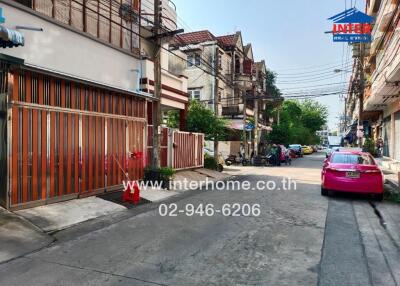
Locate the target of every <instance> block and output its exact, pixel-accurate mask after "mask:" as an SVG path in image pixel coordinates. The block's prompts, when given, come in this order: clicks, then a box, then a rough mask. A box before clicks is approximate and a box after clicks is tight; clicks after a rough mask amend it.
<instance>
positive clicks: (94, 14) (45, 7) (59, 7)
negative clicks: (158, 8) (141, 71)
mask: <svg viewBox="0 0 400 286" xmlns="http://www.w3.org/2000/svg"><path fill="white" fill-rule="evenodd" d="M15 1H16V2H18V3H20V4H22V5H24V6H26V7H28V8H31V9H33V10H35V11H37V12H39V13H41V14H43V15H46V16H48V17H51V18H53V19H55V20H57V21H59V22H61V23H63V24H66V25H69V26H71V27H73V28H74V29H77V30H79V31H82V32H85V33H87V34H89V35H91V36H93V37H96V38H98V39H100V40H102V41H104V42H107V43H109V44H112V45H113V46H116V47H119V48H122V49H124V50H127V51H130V52H134V53H138V50H139V43H140V40H139V21H138V19H139V16H138V15H139V5H140V3H139V0H132V1H129V0H122V1H121V3H120V4H119V3H117V2H113V1H107V0H98V1H86V0H15Z"/></svg>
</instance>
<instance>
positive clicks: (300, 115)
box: [267, 100, 328, 145]
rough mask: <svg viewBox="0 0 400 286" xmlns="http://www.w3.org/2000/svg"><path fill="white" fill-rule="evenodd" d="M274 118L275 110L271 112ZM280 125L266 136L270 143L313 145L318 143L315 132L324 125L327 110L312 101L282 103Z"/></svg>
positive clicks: (275, 126) (274, 127)
mask: <svg viewBox="0 0 400 286" xmlns="http://www.w3.org/2000/svg"><path fill="white" fill-rule="evenodd" d="M271 113H272V114H274V115H275V116H276V109H275V110H274V111H272V112H271ZM280 117H281V120H280V121H281V123H280V125H277V124H275V125H274V126H273V130H272V131H271V132H270V134H268V136H267V140H268V141H269V142H271V143H280V144H290V143H292V144H294V143H296V144H302V145H313V144H318V143H319V137H318V136H317V135H316V131H317V130H319V129H321V127H322V126H323V125H324V124H326V122H327V117H328V109H327V107H326V106H324V105H321V104H320V103H318V102H316V101H312V100H306V101H304V102H299V101H295V100H288V101H284V102H283V104H282V106H281V107H280Z"/></svg>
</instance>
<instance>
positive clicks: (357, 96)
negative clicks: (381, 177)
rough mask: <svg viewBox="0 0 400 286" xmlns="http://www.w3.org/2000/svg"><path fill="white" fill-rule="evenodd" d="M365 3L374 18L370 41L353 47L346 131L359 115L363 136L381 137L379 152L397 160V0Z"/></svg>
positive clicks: (399, 87)
mask: <svg viewBox="0 0 400 286" xmlns="http://www.w3.org/2000/svg"><path fill="white" fill-rule="evenodd" d="M366 4H367V5H366V11H367V13H368V14H369V15H370V16H374V18H375V23H374V28H373V31H372V36H373V42H372V43H371V44H366V45H364V44H363V45H360V44H355V45H354V48H353V56H354V57H355V64H354V66H353V73H352V77H351V81H350V87H349V92H348V96H347V101H346V105H347V111H346V116H347V118H349V119H348V122H347V123H348V124H349V128H348V134H350V132H352V133H353V134H354V133H355V132H356V130H357V127H356V126H355V125H356V124H357V122H358V119H359V118H360V117H361V121H360V122H361V123H362V126H363V130H364V135H366V136H367V137H371V138H372V139H374V140H375V141H378V140H383V144H384V147H383V155H384V156H385V157H388V158H391V159H394V160H397V161H400V50H399V47H400V44H399V41H400V21H399V20H400V8H399V6H400V4H399V1H398V0H370V1H367V3H366ZM360 105H361V108H360ZM360 111H361V112H360ZM360 115H361V116H360ZM353 137H354V136H353Z"/></svg>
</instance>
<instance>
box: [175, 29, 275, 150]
mask: <svg viewBox="0 0 400 286" xmlns="http://www.w3.org/2000/svg"><path fill="white" fill-rule="evenodd" d="M171 48H172V49H173V51H174V52H175V51H179V52H182V53H184V54H186V56H187V64H186V68H185V71H184V75H185V76H186V77H187V78H188V92H189V95H190V97H191V98H192V99H194V100H199V101H200V102H203V103H204V104H205V105H206V106H208V107H209V108H210V109H213V110H215V111H217V114H218V116H221V117H224V118H225V119H227V120H228V122H229V126H228V128H229V130H231V132H230V135H229V138H228V140H230V141H243V142H246V145H247V148H246V149H247V152H248V154H250V153H251V150H254V149H257V144H258V143H259V141H260V138H262V137H263V136H261V131H263V134H264V133H265V132H267V131H268V130H270V127H268V124H269V122H266V117H265V114H264V113H263V112H262V111H263V110H265V105H266V101H265V100H262V99H260V100H258V99H257V97H258V96H259V97H262V96H263V95H266V84H265V81H266V66H265V61H261V62H258V63H255V61H254V57H253V50H252V46H251V44H247V45H243V40H242V34H241V32H236V33H235V34H231V35H224V36H218V37H217V36H215V35H213V34H212V33H211V32H210V31H208V30H203V31H196V32H191V33H185V34H181V35H178V36H176V37H175V38H174V40H173V42H172V43H171ZM215 101H217V104H216V105H215V104H214V102H215ZM256 110H257V111H256ZM256 117H257V120H256V119H255V118H256ZM253 121H254V123H252V124H249V122H253ZM254 124H255V125H256V127H255V128H254V129H248V130H247V131H246V137H247V138H246V140H243V137H244V136H243V135H244V134H243V133H244V131H243V129H244V128H246V126H249V125H253V126H254ZM264 137H265V136H264ZM235 146H236V147H237V148H236V149H238V146H239V145H238V144H236V145H235ZM236 149H235V150H232V151H231V152H232V153H234V154H236V153H237V152H236V151H239V150H236Z"/></svg>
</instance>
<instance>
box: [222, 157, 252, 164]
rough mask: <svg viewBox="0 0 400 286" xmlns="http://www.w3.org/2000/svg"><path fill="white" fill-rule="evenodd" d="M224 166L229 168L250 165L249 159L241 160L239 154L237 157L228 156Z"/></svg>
mask: <svg viewBox="0 0 400 286" xmlns="http://www.w3.org/2000/svg"><path fill="white" fill-rule="evenodd" d="M225 164H226V165H227V166H231V165H243V166H248V165H249V164H250V161H249V159H246V158H243V156H242V155H240V154H239V156H236V155H232V154H231V155H229V156H228V158H226V159H225Z"/></svg>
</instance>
